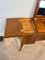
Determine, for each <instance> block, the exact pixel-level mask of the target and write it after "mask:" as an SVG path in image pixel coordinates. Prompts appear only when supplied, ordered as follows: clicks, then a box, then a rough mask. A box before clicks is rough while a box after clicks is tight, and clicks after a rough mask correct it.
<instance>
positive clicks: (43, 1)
mask: <svg viewBox="0 0 45 60" xmlns="http://www.w3.org/2000/svg"><path fill="white" fill-rule="evenodd" d="M37 15H45V0H40V2H39V9H38V13H37Z"/></svg>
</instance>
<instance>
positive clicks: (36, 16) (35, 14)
mask: <svg viewBox="0 0 45 60" xmlns="http://www.w3.org/2000/svg"><path fill="white" fill-rule="evenodd" d="M39 3H40V0H37V2H36V4H37V5H36V8H35V12H34V17H33V18H45V16H44V15H41V16H38V15H37V13H38V9H39Z"/></svg>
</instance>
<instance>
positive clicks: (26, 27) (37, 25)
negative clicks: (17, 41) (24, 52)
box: [4, 18, 45, 50]
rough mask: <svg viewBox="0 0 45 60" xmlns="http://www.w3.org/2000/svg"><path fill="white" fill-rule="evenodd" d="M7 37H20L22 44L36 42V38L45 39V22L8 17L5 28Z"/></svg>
mask: <svg viewBox="0 0 45 60" xmlns="http://www.w3.org/2000/svg"><path fill="white" fill-rule="evenodd" d="M4 37H5V38H8V37H20V38H21V46H20V49H19V50H21V48H22V46H23V45H24V44H32V43H35V41H36V40H41V39H45V23H42V21H41V20H40V21H39V20H35V21H34V22H33V20H32V19H30V18H29V19H28V18H8V19H7V22H6V28H5V35H4Z"/></svg>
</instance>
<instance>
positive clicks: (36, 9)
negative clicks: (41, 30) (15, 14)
mask: <svg viewBox="0 0 45 60" xmlns="http://www.w3.org/2000/svg"><path fill="white" fill-rule="evenodd" d="M39 2H40V0H37V2H36V4H37V5H36V8H35V12H34V17H36V16H37V12H38V9H39Z"/></svg>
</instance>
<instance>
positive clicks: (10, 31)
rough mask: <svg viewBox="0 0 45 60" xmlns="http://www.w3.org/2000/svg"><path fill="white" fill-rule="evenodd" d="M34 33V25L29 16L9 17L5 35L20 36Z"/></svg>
mask: <svg viewBox="0 0 45 60" xmlns="http://www.w3.org/2000/svg"><path fill="white" fill-rule="evenodd" d="M32 33H34V25H33V23H32V21H31V19H28V18H17V19H16V18H15V19H14V18H8V19H7V21H6V27H5V35H4V36H5V37H18V36H24V35H28V34H32Z"/></svg>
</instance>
